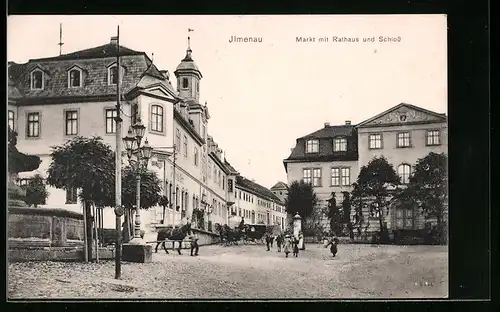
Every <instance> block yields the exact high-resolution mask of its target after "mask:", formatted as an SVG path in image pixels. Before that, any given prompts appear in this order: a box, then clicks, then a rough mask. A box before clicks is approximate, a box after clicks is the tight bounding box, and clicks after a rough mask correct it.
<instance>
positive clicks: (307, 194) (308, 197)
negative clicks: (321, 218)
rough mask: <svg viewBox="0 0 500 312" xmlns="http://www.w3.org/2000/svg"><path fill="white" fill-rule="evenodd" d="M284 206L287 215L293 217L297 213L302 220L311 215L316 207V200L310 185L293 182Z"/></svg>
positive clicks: (302, 182)
mask: <svg viewBox="0 0 500 312" xmlns="http://www.w3.org/2000/svg"><path fill="white" fill-rule="evenodd" d="M285 205H286V211H287V213H288V214H290V215H291V216H292V217H293V216H295V214H297V213H298V214H299V215H300V216H301V217H302V219H303V220H304V219H307V218H308V217H310V216H311V215H312V214H313V211H314V209H315V208H316V206H317V205H318V198H317V197H316V194H315V193H314V190H313V187H312V185H311V184H310V183H305V182H304V181H302V180H301V181H294V182H292V183H291V184H290V187H289V190H288V197H287V198H286V200H285Z"/></svg>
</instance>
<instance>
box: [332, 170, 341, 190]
mask: <svg viewBox="0 0 500 312" xmlns="http://www.w3.org/2000/svg"><path fill="white" fill-rule="evenodd" d="M331 185H332V186H340V168H332V181H331Z"/></svg>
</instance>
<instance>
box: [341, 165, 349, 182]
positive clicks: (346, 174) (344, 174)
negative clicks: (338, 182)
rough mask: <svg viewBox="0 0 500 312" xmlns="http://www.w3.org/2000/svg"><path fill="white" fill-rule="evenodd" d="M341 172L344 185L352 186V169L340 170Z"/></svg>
mask: <svg viewBox="0 0 500 312" xmlns="http://www.w3.org/2000/svg"><path fill="white" fill-rule="evenodd" d="M340 171H341V178H342V185H343V186H349V185H351V169H349V168H342V169H340Z"/></svg>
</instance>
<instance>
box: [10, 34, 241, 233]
mask: <svg viewBox="0 0 500 312" xmlns="http://www.w3.org/2000/svg"><path fill="white" fill-rule="evenodd" d="M119 51H120V52H119V53H120V63H121V69H120V70H121V97H122V100H121V117H122V119H123V122H122V131H123V133H122V137H124V136H125V135H127V130H128V129H129V128H130V126H131V125H133V124H135V123H136V122H137V121H138V120H139V119H140V121H141V122H142V123H143V124H144V125H145V126H146V132H145V135H144V138H143V142H144V141H145V140H148V142H149V145H150V146H152V147H153V148H154V150H153V156H152V158H151V159H150V162H149V165H148V168H149V169H150V170H152V171H154V172H155V173H156V174H157V176H158V178H159V179H160V180H161V182H162V185H161V188H162V193H163V195H166V196H167V198H168V199H169V203H170V204H169V206H168V207H166V211H165V215H164V212H163V207H159V206H158V207H152V208H150V209H148V210H141V221H142V227H143V229H145V230H146V231H148V230H150V229H152V227H153V226H154V225H155V224H158V223H161V222H162V221H163V222H164V223H166V224H178V223H179V222H180V221H181V219H191V220H192V218H193V216H194V214H193V212H194V210H195V209H198V210H201V211H203V218H202V219H203V222H202V223H200V224H198V223H197V222H194V226H197V227H202V228H204V229H206V230H213V229H214V224H215V223H219V224H228V223H229V221H230V219H231V218H232V217H233V215H232V213H231V212H232V211H234V207H233V209H232V210H231V208H232V206H233V205H234V203H235V202H236V195H235V193H236V191H237V190H236V188H237V187H238V182H237V177H240V176H239V173H238V172H237V171H236V170H235V169H234V168H233V167H232V166H231V165H230V164H229V163H228V162H227V161H226V159H225V157H223V155H222V154H223V153H222V150H221V149H220V148H219V147H218V145H217V143H216V142H215V141H214V139H213V138H212V137H211V136H210V135H208V133H209V132H208V123H209V120H210V114H209V112H208V107H207V103H206V102H205V103H204V104H200V81H201V79H202V74H201V72H200V70H199V69H198V67H197V65H196V64H195V62H194V61H193V59H192V55H191V54H192V51H191V49H190V47H189V46H188V49H187V50H186V55H185V57H184V58H183V59H182V61H181V62H180V64H179V65H178V66H177V68H176V70H175V71H174V74H175V78H176V82H177V90H176V89H174V87H173V85H172V82H171V81H170V74H169V72H168V71H166V70H159V69H158V68H157V67H156V66H155V65H154V64H153V62H152V61H151V60H150V59H149V57H148V56H147V55H146V54H145V53H144V52H138V51H134V50H131V49H128V48H126V47H123V46H120V48H119ZM117 53H118V50H117V44H116V41H114V40H113V39H112V40H111V42H110V43H108V44H105V45H102V46H99V47H95V48H90V49H86V50H82V51H77V52H73V53H69V54H63V55H60V56H57V57H51V58H44V59H32V60H29V61H28V62H27V63H25V64H16V63H13V62H9V87H8V109H7V110H8V125H9V127H11V129H13V130H14V131H16V132H17V134H18V137H17V138H18V140H17V148H18V149H19V151H21V152H23V153H26V154H32V155H37V156H39V157H40V158H41V160H42V163H41V165H40V167H39V168H38V169H37V170H36V171H34V172H23V173H20V174H19V183H20V184H24V183H27V181H28V180H29V179H30V177H32V176H33V175H34V174H37V173H38V174H40V175H42V177H46V176H47V169H48V168H49V165H50V162H51V157H50V153H51V147H52V146H57V145H62V144H64V143H65V142H66V141H68V140H71V139H72V138H74V137H76V136H83V137H91V136H99V137H101V138H102V139H103V141H104V143H106V144H108V145H109V146H110V147H111V148H112V149H113V150H114V149H115V148H116V145H115V144H116V121H115V119H114V118H115V117H116V115H117V111H116V99H117V79H118V75H117V73H118V68H117ZM124 155H125V153H124ZM126 164H127V157H126V156H124V157H123V164H122V165H126ZM240 178H241V177H240ZM48 191H49V197H48V198H47V204H46V205H44V206H42V207H47V208H63V209H68V210H73V211H76V212H82V205H81V203H80V201H79V198H78V190H74V189H66V190H65V189H56V188H53V187H50V186H48ZM103 215H104V218H103V219H104V227H105V228H114V227H115V215H114V211H113V209H111V208H104V209H103ZM193 221H195V220H193ZM196 221H198V220H196Z"/></svg>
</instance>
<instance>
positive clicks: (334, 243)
mask: <svg viewBox="0 0 500 312" xmlns="http://www.w3.org/2000/svg"><path fill="white" fill-rule="evenodd" d="M338 243H339V239H338V238H336V237H334V238H333V239H331V240H330V242H329V243H328V245H326V246H325V248H326V247H328V246H331V247H330V252H331V253H332V255H333V257H335V255H336V254H337V245H338Z"/></svg>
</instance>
